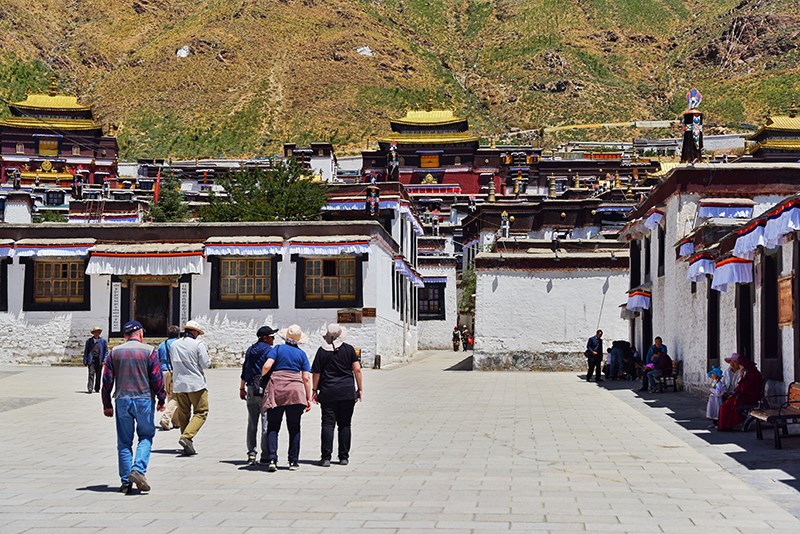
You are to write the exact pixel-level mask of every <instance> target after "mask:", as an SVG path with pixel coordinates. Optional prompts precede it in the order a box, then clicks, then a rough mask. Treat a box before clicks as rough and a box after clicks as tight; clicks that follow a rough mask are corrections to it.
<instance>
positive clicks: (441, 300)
mask: <svg viewBox="0 0 800 534" xmlns="http://www.w3.org/2000/svg"><path fill="white" fill-rule="evenodd" d="M431 289H436V290H438V291H439V294H438V296H437V298H436V299H430V298H427V299H423V293H424V292H427V291H428V290H431ZM446 291H447V282H425V287H423V288H420V292H419V300H418V302H417V306H418V307H417V310H418V315H419V320H420V321H445V320H447V310H446V309H445V293H446ZM423 300H425V301H426V302H430V301H434V300H435V301H437V302H438V305H439V311H438V312H436V313H428V312H423V311H422V310H421V309H420V308H419V306H420V304H422V301H423Z"/></svg>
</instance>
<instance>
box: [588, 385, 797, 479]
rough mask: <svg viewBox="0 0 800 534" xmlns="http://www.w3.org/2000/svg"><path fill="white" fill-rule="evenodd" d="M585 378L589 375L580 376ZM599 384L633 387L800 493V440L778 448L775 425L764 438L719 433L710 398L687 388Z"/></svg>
mask: <svg viewBox="0 0 800 534" xmlns="http://www.w3.org/2000/svg"><path fill="white" fill-rule="evenodd" d="M578 376H579V378H581V379H582V380H585V379H586V375H585V374H583V375H578ZM596 387H602V388H604V389H607V390H609V391H615V390H623V389H629V390H633V391H634V393H635V394H636V395H637V396H638V397H639V398H641V399H642V400H643V401H644V402H645V403H646V404H647V405H648V406H650V407H652V408H664V409H666V410H667V414H668V415H669V416H670V417H671V418H672V419H674V420H675V422H676V423H677V424H679V425H680V426H682V427H683V428H685V429H686V430H688V431H689V432H691V433H692V434H694V435H695V436H697V437H698V438H700V439H702V440H704V441H706V442H707V443H709V444H711V445H735V446H736V450H734V451H731V452H726V453H725V454H726V455H727V456H728V457H730V458H732V459H734V460H735V461H736V462H738V463H739V464H740V465H742V466H743V467H745V468H747V469H748V470H751V471H759V470H779V471H783V472H784V473H786V474H787V475H789V476H788V477H781V478H783V480H781V482H782V483H783V484H785V485H787V486H789V487H790V488H793V489H794V490H795V491H798V492H800V439H786V440H782V446H783V448H782V449H775V448H774V447H773V440H772V432H773V431H772V428H771V427H766V425H765V427H764V428H765V429H764V439H763V440H758V439H756V433H755V430H754V429H752V430H750V431H749V432H719V431H717V430H716V429H715V428H711V429H709V424H710V422H709V420H708V419H706V402H707V399H705V398H701V397H699V396H695V395H693V394H691V393H687V392H685V391H678V392H677V393H676V392H673V391H672V390H669V391H667V392H664V393H648V392H640V391H638V389H639V388H640V387H641V381H640V380H634V381H628V380H613V381H612V380H604V381H603V382H602V383H600V384H598V385H597V386H596Z"/></svg>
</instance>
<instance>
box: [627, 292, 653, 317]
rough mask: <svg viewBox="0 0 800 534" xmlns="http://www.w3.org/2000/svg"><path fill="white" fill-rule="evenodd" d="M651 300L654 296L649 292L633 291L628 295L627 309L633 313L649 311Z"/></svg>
mask: <svg viewBox="0 0 800 534" xmlns="http://www.w3.org/2000/svg"><path fill="white" fill-rule="evenodd" d="M651 298H652V294H651V293H650V292H649V291H644V290H638V291H633V292H631V293H630V294H629V295H628V303H627V304H626V305H625V307H626V308H628V309H629V310H630V311H633V312H637V311H642V310H649V309H650V300H651Z"/></svg>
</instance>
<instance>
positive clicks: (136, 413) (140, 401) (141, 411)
mask: <svg viewBox="0 0 800 534" xmlns="http://www.w3.org/2000/svg"><path fill="white" fill-rule="evenodd" d="M154 408H155V406H154V402H153V400H152V399H150V398H146V397H118V398H117V399H116V402H115V409H114V415H115V422H116V425H117V464H118V466H119V479H120V480H121V481H122V483H123V484H127V483H128V482H129V480H128V476H129V475H130V474H131V470H132V469H133V470H136V471H139V472H140V473H141V474H145V473H146V472H147V464H149V463H150V449H151V448H152V447H153V436H155V434H156V425H155V423H154V421H153V412H154ZM134 431H135V432H136V435H137V436H138V437H139V442H138V443H137V445H136V456H135V457H134V454H133V433H134Z"/></svg>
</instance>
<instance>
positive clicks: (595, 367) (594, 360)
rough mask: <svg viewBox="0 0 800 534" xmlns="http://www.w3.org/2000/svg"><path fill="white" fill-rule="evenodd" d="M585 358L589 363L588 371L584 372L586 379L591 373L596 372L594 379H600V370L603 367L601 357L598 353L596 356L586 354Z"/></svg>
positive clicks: (588, 378)
mask: <svg viewBox="0 0 800 534" xmlns="http://www.w3.org/2000/svg"><path fill="white" fill-rule="evenodd" d="M586 360H587V362H588V364H589V372H588V373H586V380H591V378H592V375H593V374H596V375H597V376H596V378H595V380H597V381H598V382H599V381H600V380H601V378H600V372H601V370H602V369H603V357H602V356H600V355H599V354H598V355H597V356H587V357H586Z"/></svg>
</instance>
